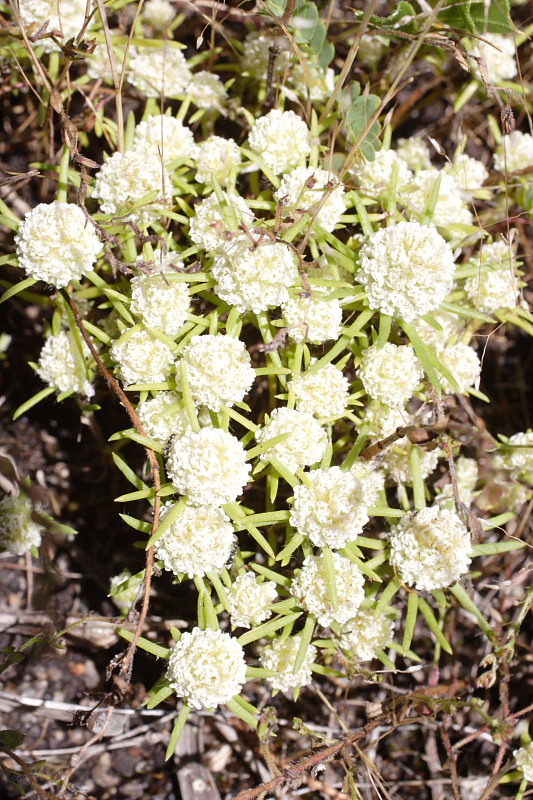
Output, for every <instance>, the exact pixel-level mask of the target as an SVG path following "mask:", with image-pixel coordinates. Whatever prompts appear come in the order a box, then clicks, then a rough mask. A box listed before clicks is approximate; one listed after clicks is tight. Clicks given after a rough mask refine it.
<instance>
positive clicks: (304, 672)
mask: <svg viewBox="0 0 533 800" xmlns="http://www.w3.org/2000/svg"><path fill="white" fill-rule="evenodd" d="M301 641H302V637H301V636H288V637H287V638H286V639H274V641H273V642H272V644H270V645H268V646H267V647H265V649H264V650H263V653H262V655H261V666H262V667H264V668H265V669H270V670H272V671H273V672H274V675H271V676H270V677H269V678H266V681H267V682H268V683H269V684H270V685H271V686H272V688H273V689H275V690H277V691H278V692H285V691H287V689H297V688H299V687H300V686H307V684H308V683H310V682H311V678H312V672H311V665H312V663H313V661H314V660H315V656H316V647H314V645H312V644H311V645H309V647H308V649H307V652H306V654H305V658H304V661H303V664H302V666H301V667H300V669H299V670H298V671H297V672H294V671H293V667H294V663H295V661H296V656H297V655H298V650H299V649H300V644H301Z"/></svg>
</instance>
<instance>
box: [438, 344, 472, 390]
mask: <svg viewBox="0 0 533 800" xmlns="http://www.w3.org/2000/svg"><path fill="white" fill-rule="evenodd" d="M439 359H440V360H441V361H442V363H443V364H444V366H445V367H446V368H447V369H448V370H449V372H451V374H452V375H453V377H454V378H455V380H456V382H457V385H458V386H459V389H458V390H457V389H456V387H454V386H452V384H451V383H450V382H449V381H448V380H446V378H444V377H443V376H441V383H442V388H443V389H444V391H445V392H457V391H459V392H460V393H461V394H464V393H465V392H468V390H469V389H471V388H472V386H474V385H475V384H476V383H477V381H478V378H479V376H480V375H481V361H480V360H479V356H478V355H477V353H476V351H475V350H473V349H472V348H471V347H470V346H469V345H467V344H464V342H457V344H448V345H446V347H444V348H443V349H442V350H440V351H439Z"/></svg>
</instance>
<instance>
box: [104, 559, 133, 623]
mask: <svg viewBox="0 0 533 800" xmlns="http://www.w3.org/2000/svg"><path fill="white" fill-rule="evenodd" d="M128 578H131V572H130V571H129V569H123V570H122V572H120V573H119V574H118V575H113V577H112V578H111V580H110V581H109V594H108V595H107V596H108V597H110V598H111V600H112V601H113V603H114V604H115V605H116V607H117V608H118V609H119V611H120V613H121V614H123V615H124V616H125V615H126V614H128V612H129V610H130V608H131V607H132V605H133V604H134V603H135V601H136V599H137V595H138V594H139V585H138V584H137V585H132V586H130V587H129V588H128V589H124V590H123V591H122V592H118V594H111V592H112V591H113V589H116V588H117V587H118V586H120V585H121V584H122V583H126V581H127V580H128Z"/></svg>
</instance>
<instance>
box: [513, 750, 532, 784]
mask: <svg viewBox="0 0 533 800" xmlns="http://www.w3.org/2000/svg"><path fill="white" fill-rule="evenodd" d="M513 756H514V758H515V761H516V766H517V767H518V768H519V769H520V770H521V771H522V773H523V775H524V780H526V781H530V782H533V742H530V743H529V744H528V745H526V746H525V747H520V748H519V749H518V750H513Z"/></svg>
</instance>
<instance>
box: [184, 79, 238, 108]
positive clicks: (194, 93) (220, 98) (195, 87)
mask: <svg viewBox="0 0 533 800" xmlns="http://www.w3.org/2000/svg"><path fill="white" fill-rule="evenodd" d="M187 94H188V95H189V97H190V98H191V100H192V102H193V103H194V105H195V106H198V108H216V109H218V110H221V109H222V106H223V105H224V103H225V102H226V100H227V99H228V94H227V92H226V90H225V89H224V84H223V83H222V81H221V80H220V78H219V77H218V75H215V74H214V73H213V72H208V71H207V70H202V71H201V72H196V73H195V74H194V75H193V76H192V79H191V82H190V83H189V85H188V87H187Z"/></svg>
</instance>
